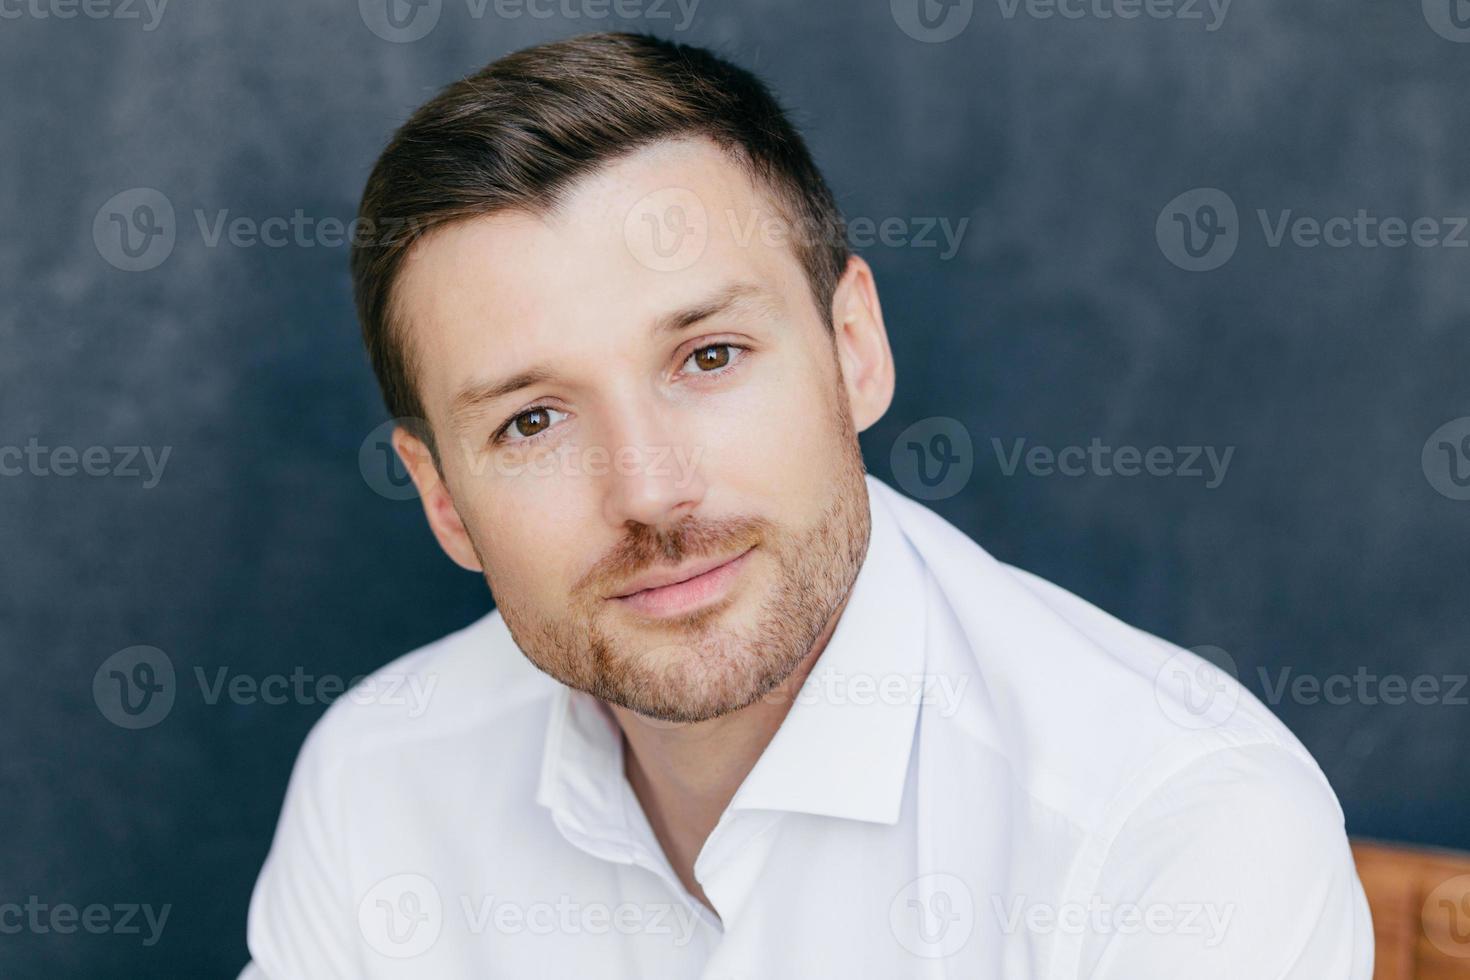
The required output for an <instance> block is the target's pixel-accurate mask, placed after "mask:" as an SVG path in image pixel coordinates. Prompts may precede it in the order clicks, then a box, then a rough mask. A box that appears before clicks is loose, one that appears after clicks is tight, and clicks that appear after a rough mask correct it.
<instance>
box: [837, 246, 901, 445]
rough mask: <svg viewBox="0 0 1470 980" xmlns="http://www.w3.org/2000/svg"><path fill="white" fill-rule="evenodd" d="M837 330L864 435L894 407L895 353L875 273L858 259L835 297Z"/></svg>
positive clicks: (853, 406) (858, 424)
mask: <svg viewBox="0 0 1470 980" xmlns="http://www.w3.org/2000/svg"><path fill="white" fill-rule="evenodd" d="M832 331H833V342H834V343H835V344H836V347H837V364H838V366H839V367H840V368H841V369H842V383H843V386H844V388H845V390H846V392H847V399H848V405H849V406H850V407H851V409H852V422H853V426H854V427H855V428H856V429H857V431H859V432H862V431H863V430H865V429H867V428H868V427H869V426H870V425H872V424H873V423H874V422H876V421H878V420H879V419H880V418H882V417H883V414H884V413H885V412H887V411H888V406H889V405H891V404H892V403H893V352H892V351H891V350H889V348H888V330H887V328H885V327H884V326H883V308H882V307H881V306H879V305H878V287H877V285H876V284H875V283H874V282H873V270H872V269H871V268H870V267H869V266H868V263H867V262H865V261H863V259H861V258H859V257H858V256H856V255H854V256H852V257H851V258H849V259H848V261H847V270H846V271H845V272H844V273H843V274H842V278H841V279H840V280H838V282H837V289H836V291H835V292H834V293H833V294H832Z"/></svg>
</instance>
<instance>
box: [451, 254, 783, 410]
mask: <svg viewBox="0 0 1470 980" xmlns="http://www.w3.org/2000/svg"><path fill="white" fill-rule="evenodd" d="M780 305H781V304H780V302H779V301H778V300H777V299H776V297H775V296H773V295H772V294H771V293H770V291H769V290H767V289H766V288H765V287H763V286H760V285H758V284H756V283H753V282H744V281H741V282H732V283H729V284H728V285H726V286H724V287H722V288H721V289H719V290H718V291H717V292H715V293H714V294H713V295H711V296H710V297H708V298H707V299H703V300H700V301H699V302H697V303H694V304H692V305H690V306H687V307H684V308H683V309H679V310H675V311H673V312H672V313H666V314H664V315H663V316H660V317H659V318H658V319H657V320H655V321H654V323H653V333H654V334H655V335H656V336H662V335H665V334H671V333H678V332H680V331H682V330H687V329H688V328H690V327H692V326H694V325H695V324H697V323H700V322H703V321H704V320H708V319H710V318H712V317H715V316H719V315H720V314H722V313H728V312H730V311H732V310H734V309H738V308H740V307H745V306H750V307H752V308H753V311H754V312H756V313H759V314H762V315H765V316H774V315H775V313H776V312H777V311H778V310H779V309H780ZM558 377H559V375H557V373H556V372H555V371H553V370H552V369H551V368H550V367H547V366H545V365H536V366H534V367H530V368H527V369H526V370H524V371H518V372H516V373H515V374H513V375H511V376H510V377H507V378H502V379H500V380H497V381H477V382H472V383H470V384H469V385H466V386H465V387H464V388H461V389H460V390H459V392H458V393H457V394H456V395H455V396H454V398H453V400H452V401H451V402H450V407H449V419H450V423H451V424H452V425H453V426H454V427H455V428H463V427H465V426H466V425H467V424H468V422H469V420H470V419H471V417H473V416H474V414H475V413H476V412H477V411H479V410H480V409H483V408H484V407H485V406H486V405H488V404H490V403H492V402H495V401H498V400H499V399H501V398H504V397H505V396H506V395H513V394H515V393H516V392H518V391H520V390H522V389H524V388H529V387H531V386H532V385H537V384H542V383H544V382H547V381H555V380H557V378H558Z"/></svg>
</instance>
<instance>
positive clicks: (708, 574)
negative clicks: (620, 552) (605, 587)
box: [610, 547, 755, 619]
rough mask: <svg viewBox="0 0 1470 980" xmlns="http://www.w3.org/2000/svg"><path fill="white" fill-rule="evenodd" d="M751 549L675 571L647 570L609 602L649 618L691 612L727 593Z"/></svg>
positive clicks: (704, 560)
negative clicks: (731, 556)
mask: <svg viewBox="0 0 1470 980" xmlns="http://www.w3.org/2000/svg"><path fill="white" fill-rule="evenodd" d="M754 550H755V549H754V547H751V548H747V549H746V550H745V551H742V552H740V553H739V554H738V555H735V556H734V557H733V558H713V559H711V558H702V559H699V560H698V561H693V562H688V563H686V564H684V565H682V566H680V567H678V568H672V569H666V570H657V571H651V572H649V573H647V574H644V575H641V576H639V577H638V578H637V579H634V580H633V581H632V582H630V583H629V585H628V587H627V591H625V592H623V593H621V594H619V595H615V596H611V597H610V599H611V601H613V602H616V603H618V604H619V605H621V606H624V607H626V608H627V609H629V610H631V611H633V612H636V613H638V614H639V615H642V616H646V617H648V618H651V619H659V618H663V617H667V616H679V615H684V614H687V613H690V612H693V611H694V610H696V609H699V608H701V607H704V606H707V605H711V604H713V603H715V602H718V601H719V600H721V599H723V598H724V597H725V596H726V595H727V594H728V593H729V592H730V590H731V589H732V588H733V587H734V585H735V580H736V579H737V578H738V577H739V575H740V570H741V569H742V568H744V567H745V563H746V561H747V559H748V558H749V557H750V553H751V552H752V551H754Z"/></svg>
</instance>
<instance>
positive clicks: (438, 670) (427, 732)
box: [297, 611, 556, 776]
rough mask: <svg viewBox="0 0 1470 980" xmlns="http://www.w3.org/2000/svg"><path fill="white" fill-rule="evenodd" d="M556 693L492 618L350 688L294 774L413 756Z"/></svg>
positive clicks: (506, 720) (519, 715)
mask: <svg viewBox="0 0 1470 980" xmlns="http://www.w3.org/2000/svg"><path fill="white" fill-rule="evenodd" d="M555 687H556V685H555V682H554V681H552V680H551V678H549V677H547V676H546V675H545V674H543V673H541V671H539V670H537V669H536V667H535V666H534V665H532V664H531V663H530V661H528V660H527V659H526V657H525V655H524V654H523V653H522V652H521V650H520V648H519V647H517V646H516V644H515V641H514V640H513V639H512V638H511V635H510V631H509V629H507V627H506V625H505V622H504V620H503V619H502V617H501V615H500V613H499V611H492V612H490V613H487V614H486V615H485V616H483V617H481V618H480V619H478V620H476V621H474V622H473V623H470V624H469V625H467V626H465V627H463V628H461V629H459V630H456V631H454V632H453V633H450V634H448V635H446V636H443V637H441V638H439V639H437V640H435V641H433V642H431V643H428V644H426V645H424V646H422V647H419V648H418V649H416V650H413V651H410V652H409V653H406V654H404V655H403V656H401V657H399V658H397V659H396V660H393V661H392V662H390V663H388V664H386V665H384V666H382V667H380V668H378V669H377V670H375V671H373V672H372V673H370V674H368V675H367V676H365V677H363V678H362V679H360V680H359V681H357V682H356V683H355V684H354V685H353V686H352V687H351V688H349V689H348V691H347V692H346V693H345V694H343V695H342V696H341V697H340V698H338V699H337V700H336V701H334V702H333V703H332V705H331V707H329V708H328V709H327V711H326V713H325V714H323V715H322V717H321V718H320V719H319V720H318V721H317V723H316V725H315V726H314V727H313V728H312V730H311V732H310V734H309V735H308V736H307V738H306V741H305V743H304V744H303V746H302V750H301V755H300V758H299V760H298V763H297V767H298V769H303V768H305V769H308V770H311V771H314V772H316V773H317V774H320V775H323V776H325V775H327V774H328V773H329V772H331V771H335V770H338V769H340V768H342V767H343V764H345V763H351V762H353V761H355V760H359V759H362V758H365V757H370V758H372V759H373V760H374V761H375V762H376V763H381V762H383V761H384V760H385V759H392V758H394V757H399V756H408V757H412V756H413V755H415V754H418V753H419V752H428V751H431V750H432V749H433V748H434V747H435V746H436V745H438V744H439V743H442V742H444V741H445V740H453V739H455V738H458V737H462V736H463V735H464V734H465V733H466V732H467V731H469V730H472V729H478V730H483V729H486V728H490V729H494V728H495V727H496V726H497V725H500V724H511V725H514V724H517V723H518V721H519V720H520V719H523V718H525V717H526V714H527V709H535V708H538V707H539V706H542V705H545V704H546V703H548V702H549V700H550V698H551V696H552V694H553V693H554V691H555ZM532 713H534V711H533V712H532Z"/></svg>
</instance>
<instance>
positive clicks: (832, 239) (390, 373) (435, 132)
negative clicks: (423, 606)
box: [352, 33, 849, 460]
mask: <svg viewBox="0 0 1470 980" xmlns="http://www.w3.org/2000/svg"><path fill="white" fill-rule="evenodd" d="M698 136H703V137H707V138H709V139H711V140H713V141H714V142H715V143H716V144H717V145H719V146H720V147H721V148H722V149H724V150H725V151H726V152H727V153H728V154H730V156H731V157H732V159H734V160H735V161H736V162H738V163H739V164H741V165H742V166H743V167H744V168H745V170H746V172H747V173H749V174H750V175H751V176H752V178H754V180H755V181H756V183H757V185H758V186H761V187H764V188H766V189H767V190H768V191H769V192H770V193H771V194H772V197H773V204H774V206H775V207H777V208H778V209H779V211H780V212H781V217H782V219H783V220H785V221H787V222H789V223H790V224H791V225H792V226H793V227H795V228H796V229H817V230H818V231H819V233H818V234H815V235H811V234H807V235H802V234H795V235H792V236H790V241H791V242H792V245H793V248H794V249H795V252H796V256H797V258H798V260H799V261H800V262H801V264H802V265H803V267H804V268H805V271H806V274H807V278H808V280H809V282H810V286H811V293H812V297H813V300H814V301H815V303H816V306H817V310H818V312H819V314H821V316H822V317H823V318H824V320H825V319H827V318H828V317H829V316H830V311H831V305H832V296H833V293H834V291H835V290H836V287H837V282H838V280H839V279H840V278H841V276H842V273H843V270H844V269H845V268H846V266H847V261H848V254H849V253H848V248H847V244H846V235H845V230H844V227H845V226H844V224H843V219H842V214H841V212H840V211H839V210H838V208H837V204H836V202H835V200H834V199H833V196H832V192H831V190H830V189H829V188H828V186H827V183H826V181H825V180H824V179H823V177H822V175H821V172H820V171H819V170H818V169H817V167H816V164H815V163H814V162H813V161H812V158H811V154H810V152H809V151H808V150H807V147H806V144H805V142H803V140H802V138H801V135H800V134H799V133H798V132H797V131H796V128H795V127H794V126H793V125H792V124H791V121H790V120H789V119H788V118H787V116H786V113H785V111H784V110H783V109H782V107H781V106H780V104H779V103H778V102H777V101H776V99H775V97H774V96H773V95H772V94H771V92H770V90H769V89H768V88H767V87H766V85H765V84H764V83H762V82H761V80H760V79H758V78H756V76H755V75H753V74H751V73H750V72H748V71H746V70H745V69H743V68H739V67H737V66H735V65H733V64H731V63H730V62H728V61H725V60H724V59H722V58H719V57H717V56H716V55H714V54H713V53H711V52H709V51H707V50H705V49H703V48H699V47H695V46H693V45H688V44H676V43H674V42H671V41H666V40H662V39H660V38H657V37H653V36H651V35H646V34H628V33H605V34H584V35H580V36H577V37H572V38H568V39H565V40H560V41H554V42H551V43H548V44H542V45H538V46H536V47H531V48H526V49H523V50H521V51H517V52H514V53H512V54H509V55H507V56H505V57H504V58H501V59H500V60H498V61H495V62H492V63H491V64H489V65H487V66H486V67H485V68H483V69H481V70H480V71H479V72H477V73H475V74H474V75H471V76H469V77H467V78H464V79H461V80H460V81H457V82H454V83H452V84H450V85H448V86H447V87H445V88H444V89H443V90H442V91H441V92H440V93H439V94H438V95H436V96H435V97H434V98H433V99H432V100H430V101H429V102H427V103H425V104H424V105H423V106H422V107H420V108H419V109H418V111H416V112H415V113H414V114H413V115H412V116H411V117H410V118H409V119H408V121H407V122H405V123H404V124H403V126H402V127H401V128H400V129H399V130H398V132H397V133H395V134H394V136H393V139H392V140H391V141H390V142H389V144H388V146H387V148H386V149H384V150H383V153H382V155H381V156H379V157H378V161H377V163H376V164H375V165H374V167H373V170H372V173H371V175H370V176H369V177H368V181H367V186H366V187H365V188H364V190H363V195H362V204H361V206H360V208H359V210H358V218H359V226H360V227H372V228H382V229H399V230H402V229H408V230H409V231H408V232H407V233H402V234H392V235H385V236H384V237H375V238H370V239H369V240H367V241H364V240H362V239H360V238H359V237H358V236H354V239H353V247H352V285H353V295H354V299H355V301H356V304H357V313H358V318H359V320H360V321H361V325H362V334H363V341H364V343H365V344H366V346H367V351H368V356H369V359H370V360H371V361H372V366H373V371H374V373H375V374H376V375H377V378H378V384H379V386H380V387H381V388H382V392H383V400H384V402H385V403H386V405H387V407H388V411H389V413H390V414H391V415H392V416H393V417H395V418H400V419H404V418H408V419H425V418H426V415H425V411H424V407H423V404H422V402H421V401H420V399H419V396H418V392H417V388H416V386H415V374H416V372H415V370H414V369H415V358H414V356H413V350H412V346H411V345H410V344H409V343H408V342H407V338H406V337H405V335H404V332H403V325H402V324H401V323H396V322H395V318H394V316H393V309H392V307H393V285H394V280H395V278H396V276H397V275H398V271H399V269H400V267H401V266H402V263H403V259H404V257H405V255H407V253H408V251H409V249H410V248H411V247H412V245H413V243H414V241H415V240H416V239H417V237H418V236H419V235H422V234H424V233H426V232H428V231H430V230H432V229H433V228H435V227H438V226H440V225H443V224H447V223H449V222H452V221H456V220H460V219H464V218H470V217H475V216H479V215H486V214H492V213H495V212H500V211H509V210H521V211H528V212H530V213H532V214H543V213H546V212H547V211H550V210H551V209H552V208H554V207H555V205H556V204H557V202H558V200H559V198H560V196H561V195H562V194H563V193H565V191H566V190H567V189H568V188H569V187H570V186H571V185H572V184H573V183H574V182H575V181H577V180H578V178H581V177H584V176H587V175H589V174H591V173H592V172H594V171H595V170H597V169H598V168H599V167H602V166H604V165H606V164H608V163H610V162H612V161H613V160H615V159H617V158H618V157H620V156H623V155H625V154H627V153H630V152H631V151H634V150H636V149H638V148H640V147H642V146H645V145H647V144H650V143H653V142H655V141H657V140H662V139H668V138H681V137H698ZM829 325H830V324H829ZM422 429H423V432H422V433H416V434H420V435H426V434H427V433H428V427H427V425H424V426H423V427H422ZM429 445H430V448H431V449H433V442H432V440H431V441H430V443H429ZM436 460H437V453H436Z"/></svg>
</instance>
